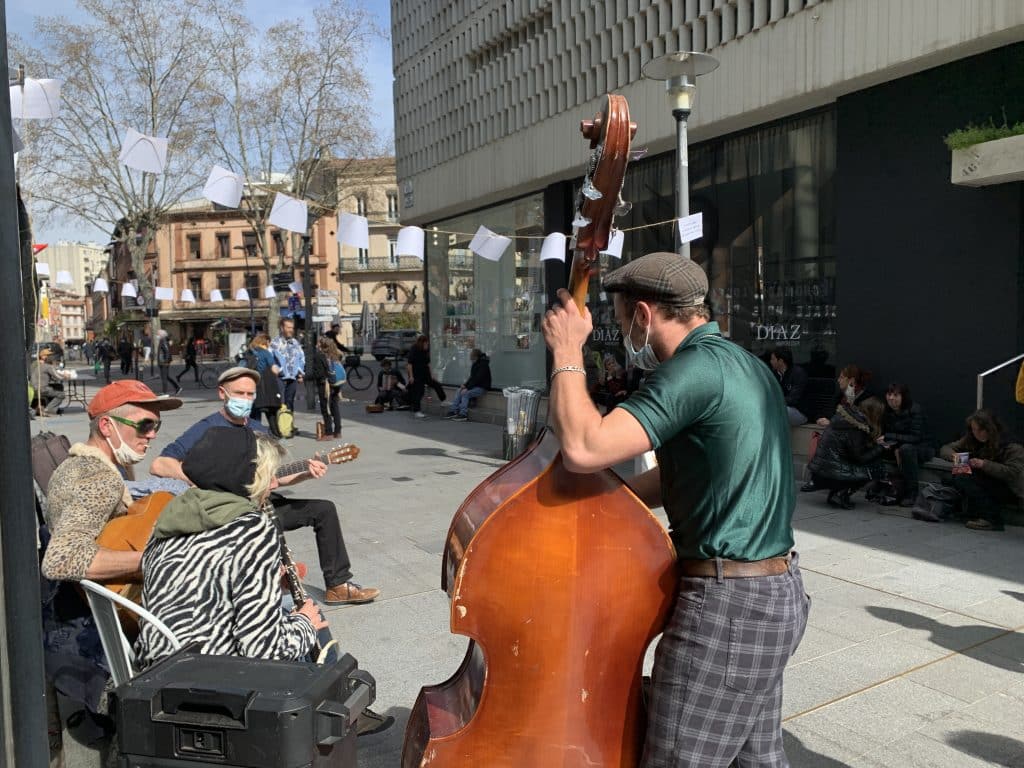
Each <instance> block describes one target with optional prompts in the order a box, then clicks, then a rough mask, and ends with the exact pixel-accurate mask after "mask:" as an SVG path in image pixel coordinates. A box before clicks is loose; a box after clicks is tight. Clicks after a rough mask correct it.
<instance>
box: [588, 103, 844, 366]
mask: <svg viewBox="0 0 1024 768" xmlns="http://www.w3.org/2000/svg"><path fill="white" fill-rule="evenodd" d="M835 164H836V163H835V116H834V113H833V111H831V110H826V111H821V112H817V113H813V114H809V115H803V116H800V117H798V118H795V119H790V120H785V121H782V122H779V123H776V124H772V125H768V126H764V127H760V128H757V129H755V130H752V131H749V132H746V133H743V134H736V135H732V136H727V137H724V138H721V139H715V140H712V141H709V142H705V143H703V144H700V145H698V146H695V147H692V148H691V149H690V210H691V212H693V213H696V212H698V211H700V212H702V213H703V220H704V237H702V238H701V239H699V240H696V241H694V242H693V243H692V244H691V255H692V257H693V258H694V259H695V260H696V261H697V262H698V263H700V264H701V265H702V266H703V267H704V268H705V270H706V271H707V272H708V279H709V285H710V289H711V291H710V295H709V297H708V301H709V303H710V305H711V309H712V312H713V316H714V319H715V320H716V321H718V323H719V325H720V326H721V328H722V331H723V333H725V334H726V335H728V336H729V337H730V338H732V339H733V340H734V341H736V342H737V343H739V344H741V345H742V346H744V347H745V348H747V349H749V350H750V351H751V352H753V353H755V354H757V355H762V354H766V353H767V352H768V351H770V350H771V349H774V348H775V347H777V346H788V347H790V348H792V351H793V357H794V359H795V360H796V362H797V363H799V364H801V365H804V366H807V367H808V372H809V373H810V375H811V376H831V375H832V373H833V371H832V368H831V366H834V365H835V363H836V360H835V354H836V330H835V326H836V317H837V316H838V312H839V306H838V302H837V300H836V285H835V275H836V262H835V193H834V175H835ZM674 173H675V156H674V153H666V154H663V155H659V156H657V157H653V158H651V159H649V160H643V161H639V162H636V163H634V164H632V165H630V167H629V169H628V171H627V173H626V180H625V185H624V187H623V192H622V196H623V198H624V199H625V200H628V201H630V202H631V203H632V204H633V208H632V211H631V212H630V213H629V214H628V215H626V216H622V217H619V218H618V219H616V226H618V227H620V228H623V229H625V228H628V227H636V226H642V225H645V224H649V223H651V222H658V221H666V220H670V219H672V218H673V217H674V216H675V202H674V201H675V198H674V191H673V187H674ZM658 250H667V251H671V250H674V244H673V231H672V227H671V226H667V225H666V226H661V227H652V228H649V229H641V230H636V231H633V232H629V233H628V234H627V236H626V239H625V248H624V251H623V261H628V260H629V259H631V258H636V257H638V256H641V255H643V254H644V253H648V252H651V251H658ZM602 259H603V263H602V273H603V272H604V271H606V270H607V269H614V268H615V267H617V266H619V264H620V262H619V261H618V260H617V259H608V258H607V257H602ZM608 298H609V297H607V296H605V295H604V294H601V293H599V289H598V287H597V286H592V288H591V308H592V311H593V313H594V317H595V329H594V335H593V337H592V344H591V345H590V346H591V347H592V348H593V349H592V354H593V362H594V364H595V365H600V366H602V367H609V368H614V367H615V365H614V364H613V363H612V361H610V360H609V359H607V358H608V355H609V354H611V355H613V356H614V357H615V358H616V362H617V363H621V362H622V354H623V353H622V346H621V340H620V338H619V336H620V334H619V329H618V325H617V324H616V323H615V320H614V317H613V316H612V312H611V306H610V303H609V301H608Z"/></svg>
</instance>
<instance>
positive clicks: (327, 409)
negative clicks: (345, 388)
mask: <svg viewBox="0 0 1024 768" xmlns="http://www.w3.org/2000/svg"><path fill="white" fill-rule="evenodd" d="M340 364H341V361H340V360H339V355H338V345H337V344H335V343H334V342H333V341H331V339H330V338H329V337H328V336H321V337H320V340H319V341H317V344H316V350H315V352H314V353H313V381H314V382H316V394H317V399H318V400H319V401H320V416H321V417H322V418H323V421H322V422H321V424H323V427H322V428H320V429H318V430H317V436H316V437H317V440H331V439H333V438H338V437H341V402H340V401H341V385H342V384H343V383H344V379H342V380H341V381H340V382H338V379H337V373H336V369H335V366H339V367H340ZM342 373H344V370H342ZM335 384H337V386H335Z"/></svg>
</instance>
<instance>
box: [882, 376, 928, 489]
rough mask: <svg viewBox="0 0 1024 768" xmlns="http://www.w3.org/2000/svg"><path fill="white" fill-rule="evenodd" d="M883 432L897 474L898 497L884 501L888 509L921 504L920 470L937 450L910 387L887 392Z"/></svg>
mask: <svg viewBox="0 0 1024 768" xmlns="http://www.w3.org/2000/svg"><path fill="white" fill-rule="evenodd" d="M882 429H883V431H884V434H883V438H884V442H883V443H882V447H883V448H885V450H886V451H888V452H890V453H891V455H892V459H893V460H894V461H895V462H896V466H897V471H896V475H895V476H894V477H892V481H893V485H894V486H895V491H896V492H895V495H894V496H892V497H888V496H887V497H884V498H882V499H881V500H880V501H881V503H882V504H883V505H885V506H891V505H893V504H899V505H900V506H901V507H912V506H914V504H915V503H916V501H917V485H918V480H917V478H918V474H919V467H920V465H921V464H923V463H924V462H926V461H928V459H930V458H932V457H933V456H934V455H935V449H934V448H933V447H932V445H931V443H929V442H928V426H927V422H926V420H925V416H924V409H923V408H922V407H921V404H920V403H915V402H914V401H913V399H912V398H911V397H910V388H909V387H908V386H907V385H906V384H898V383H894V384H890V385H889V388H888V390H886V393H885V413H884V414H883V416H882Z"/></svg>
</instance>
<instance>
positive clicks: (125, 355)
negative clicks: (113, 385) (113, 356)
mask: <svg viewBox="0 0 1024 768" xmlns="http://www.w3.org/2000/svg"><path fill="white" fill-rule="evenodd" d="M134 351H135V348H134V346H133V345H132V342H131V339H129V338H128V334H126V333H122V334H121V340H120V341H119V342H117V355H118V357H120V358H121V373H122V374H123V375H125V376H127V375H128V374H129V373H131V371H132V353H133V352H134Z"/></svg>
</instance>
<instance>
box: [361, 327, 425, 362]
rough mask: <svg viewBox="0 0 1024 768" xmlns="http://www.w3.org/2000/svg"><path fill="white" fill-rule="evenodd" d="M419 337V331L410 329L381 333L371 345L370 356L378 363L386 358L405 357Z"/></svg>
mask: <svg viewBox="0 0 1024 768" xmlns="http://www.w3.org/2000/svg"><path fill="white" fill-rule="evenodd" d="M419 335H420V332H419V331H413V330H408V329H406V330H401V331H381V332H380V333H378V334H377V338H375V339H374V340H373V343H372V344H370V354H371V355H373V357H374V358H375V359H376V360H378V361H379V360H383V359H384V358H385V357H405V355H406V354H407V353H408V352H409V350H410V349H412V345H413V344H414V343H415V342H416V339H417V337H419Z"/></svg>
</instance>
